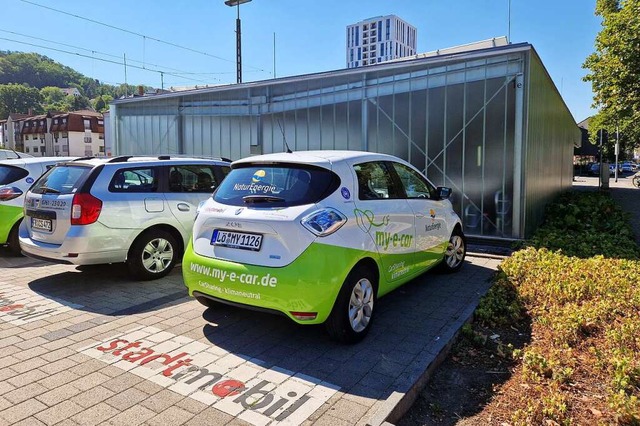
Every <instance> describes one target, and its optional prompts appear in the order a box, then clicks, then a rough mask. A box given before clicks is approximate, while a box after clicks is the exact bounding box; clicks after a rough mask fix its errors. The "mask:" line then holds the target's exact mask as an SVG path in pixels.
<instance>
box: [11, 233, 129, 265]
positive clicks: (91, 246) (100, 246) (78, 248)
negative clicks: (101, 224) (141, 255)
mask: <svg viewBox="0 0 640 426" xmlns="http://www.w3.org/2000/svg"><path fill="white" fill-rule="evenodd" d="M110 231H111V232H110V233H103V234H101V235H100V236H94V235H92V236H89V235H88V233H90V232H91V231H90V229H89V227H87V228H85V229H78V230H77V232H69V233H68V235H67V237H66V238H65V239H64V242H63V243H62V244H51V243H46V242H42V241H37V240H34V239H33V238H31V237H30V236H29V232H28V231H27V230H26V227H25V226H24V224H23V225H22V226H21V227H20V234H19V239H20V249H21V250H22V252H23V253H24V254H25V255H27V256H29V257H33V258H36V259H40V260H46V261H49V262H55V263H67V264H73V265H97V264H102V263H118V262H124V261H125V260H126V259H127V253H128V248H129V245H128V243H122V242H124V241H126V240H127V238H125V236H124V235H121V232H119V231H118V230H110ZM127 235H128V232H127ZM114 241H115V242H120V244H119V245H115V244H114ZM114 245H115V247H117V248H114Z"/></svg>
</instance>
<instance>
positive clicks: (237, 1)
mask: <svg viewBox="0 0 640 426" xmlns="http://www.w3.org/2000/svg"><path fill="white" fill-rule="evenodd" d="M250 1H251V0H226V1H225V2H224V4H226V5H227V6H229V7H234V6H235V7H236V8H237V9H238V17H237V18H236V81H237V82H238V83H242V35H241V30H240V27H241V25H240V5H241V4H242V3H249V2H250Z"/></svg>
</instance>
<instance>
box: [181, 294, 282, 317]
mask: <svg viewBox="0 0 640 426" xmlns="http://www.w3.org/2000/svg"><path fill="white" fill-rule="evenodd" d="M193 297H204V298H205V299H209V300H213V301H214V302H218V303H223V304H225V305H229V306H234V307H236V308H242V309H249V310H251V311H256V312H264V313H267V314H273V315H280V316H284V317H286V316H287V315H286V314H285V313H284V312H280V311H278V310H276V309H269V308H261V307H259V306H253V305H245V304H244V303H238V302H231V301H230V300H225V299H218V298H217V297H214V296H210V295H208V294H204V293H200V292H199V291H194V292H193ZM287 318H288V317H287Z"/></svg>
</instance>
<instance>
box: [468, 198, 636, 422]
mask: <svg viewBox="0 0 640 426" xmlns="http://www.w3.org/2000/svg"><path fill="white" fill-rule="evenodd" d="M639 286H640V249H639V247H638V245H637V244H636V243H635V241H634V240H633V233H632V230H631V227H630V226H629V223H628V217H627V215H626V214H625V213H623V212H622V211H621V210H620V209H619V208H618V206H617V205H616V204H615V203H614V202H613V201H612V200H611V198H610V197H608V196H607V195H603V194H599V193H568V194H564V195H563V196H562V197H560V198H559V200H558V201H557V202H555V203H553V204H552V205H550V206H549V207H548V208H547V211H546V221H545V223H544V224H543V226H541V227H540V229H539V230H538V232H536V234H535V236H534V237H533V238H532V239H531V240H530V241H527V242H525V243H524V244H522V245H521V250H519V251H517V252H515V253H514V254H513V255H512V256H510V257H509V258H508V259H506V260H505V261H504V262H503V263H502V264H501V266H500V272H499V274H498V275H497V276H496V279H495V281H494V285H493V287H492V288H491V289H490V291H489V292H488V293H487V295H486V296H485V297H484V298H483V299H482V300H481V302H480V304H479V307H478V309H477V310H476V318H478V319H479V320H480V321H482V322H483V323H486V324H490V325H505V324H510V323H511V322H513V321H518V320H519V319H521V318H523V317H525V318H526V317H529V318H530V319H531V330H532V340H531V342H530V344H529V345H528V346H526V347H525V348H523V349H522V350H521V351H516V352H515V353H514V355H516V356H517V357H518V359H519V360H520V364H519V366H518V367H517V368H516V370H515V371H516V373H515V374H514V376H513V378H512V380H513V381H515V384H514V385H513V386H508V387H507V388H508V391H506V392H504V394H502V395H500V396H499V398H498V400H499V402H498V403H497V404H498V406H500V405H501V406H505V405H506V406H509V407H512V410H511V413H512V417H511V419H510V420H511V422H512V423H513V424H541V423H542V424H546V423H545V422H555V423H551V424H572V423H575V422H577V423H580V424H582V423H583V422H585V419H594V417H593V416H594V414H593V413H594V412H597V413H598V415H599V416H602V417H601V418H600V420H598V421H594V423H597V422H600V423H606V424H609V423H617V424H623V425H640V289H639ZM523 389H526V390H523ZM509 390H510V391H511V392H509ZM523 394H525V395H526V397H523ZM510 395H511V396H510ZM584 395H602V396H604V397H605V398H604V399H603V398H591V399H589V403H584V402H581V401H583V400H584V398H585V397H584ZM581 398H582V399H581ZM587 399H588V398H587ZM532 401H537V402H536V403H533V402H532ZM595 407H597V408H595ZM576 419H577V420H576Z"/></svg>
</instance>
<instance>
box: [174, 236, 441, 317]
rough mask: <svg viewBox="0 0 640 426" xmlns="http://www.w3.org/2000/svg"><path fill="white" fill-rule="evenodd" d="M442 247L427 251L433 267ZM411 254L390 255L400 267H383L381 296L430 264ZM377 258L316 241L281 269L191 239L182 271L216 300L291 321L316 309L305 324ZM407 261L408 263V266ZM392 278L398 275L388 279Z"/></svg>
mask: <svg viewBox="0 0 640 426" xmlns="http://www.w3.org/2000/svg"><path fill="white" fill-rule="evenodd" d="M439 249H440V246H438V248H437V249H434V251H432V252H430V253H429V254H428V255H429V257H431V258H432V259H433V262H430V265H433V264H434V263H435V262H436V261H437V260H439V259H441V258H442V252H443V251H444V249H442V250H441V251H439V252H438V251H437V250H439ZM414 255H415V254H414V253H410V254H387V255H385V257H388V259H385V261H388V263H387V262H385V263H387V264H392V265H398V267H397V269H396V270H392V271H382V270H381V269H380V266H378V272H379V276H380V282H379V291H378V293H379V295H380V296H382V295H384V294H386V293H388V292H389V291H391V290H393V289H394V288H396V287H398V286H400V285H402V284H403V283H406V282H407V281H409V280H411V279H412V278H415V277H416V276H417V275H419V274H420V273H422V272H424V271H425V270H426V268H420V269H416V267H415V266H414V264H413V261H412V256H414ZM366 258H370V259H373V260H374V261H375V262H376V264H378V265H381V264H382V263H381V262H380V261H379V255H378V253H375V252H367V251H364V250H359V249H353V248H346V247H339V246H333V245H326V244H320V243H313V244H311V245H310V246H309V247H308V248H307V249H306V250H305V251H304V252H303V253H302V254H301V255H300V256H299V257H298V258H297V259H296V260H295V261H293V262H292V263H291V264H289V265H287V266H284V267H281V268H273V267H264V266H254V265H245V264H241V263H236V262H230V261H225V260H221V259H216V258H210V257H206V256H201V255H198V254H197V253H195V251H194V250H193V247H192V243H191V242H189V247H187V249H186V250H185V255H184V259H183V261H182V273H183V277H184V282H185V285H186V286H187V288H188V290H189V295H191V296H193V292H194V291H197V292H200V293H203V294H208V295H211V296H213V297H215V298H219V299H223V300H227V301H230V302H235V303H240V304H244V305H249V306H255V307H260V308H265V309H271V310H276V311H280V312H282V313H284V314H286V315H287V316H288V317H289V318H291V319H292V320H294V321H296V322H298V323H302V322H301V321H299V320H297V319H296V318H294V317H293V316H292V315H291V312H317V314H318V315H317V317H316V318H315V320H310V321H304V323H305V324H320V323H323V322H324V321H325V320H326V319H327V317H328V316H329V314H330V313H331V310H332V308H333V305H334V303H335V298H336V296H337V294H338V292H339V290H340V288H341V287H342V284H343V283H344V280H345V278H346V277H347V276H348V275H349V272H350V271H351V270H352V269H353V267H354V266H355V265H356V264H357V263H358V262H360V261H361V260H363V259H366ZM404 265H407V266H406V267H405V266H404ZM387 276H393V281H388V280H387Z"/></svg>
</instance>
